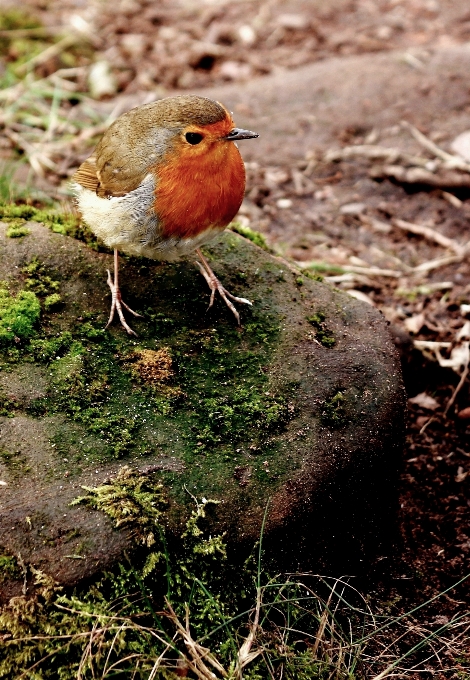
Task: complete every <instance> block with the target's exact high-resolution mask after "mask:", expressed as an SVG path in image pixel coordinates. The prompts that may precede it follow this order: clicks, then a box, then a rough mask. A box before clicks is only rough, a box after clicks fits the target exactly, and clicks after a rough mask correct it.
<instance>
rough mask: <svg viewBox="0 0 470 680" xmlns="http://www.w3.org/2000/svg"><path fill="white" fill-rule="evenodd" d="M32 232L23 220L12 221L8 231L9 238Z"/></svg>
mask: <svg viewBox="0 0 470 680" xmlns="http://www.w3.org/2000/svg"><path fill="white" fill-rule="evenodd" d="M30 233H31V231H30V230H29V229H28V227H25V226H24V223H22V222H11V223H10V224H9V226H8V229H7V231H6V235H7V237H8V238H21V237H22V236H28V234H30Z"/></svg>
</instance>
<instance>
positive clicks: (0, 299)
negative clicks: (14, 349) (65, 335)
mask: <svg viewBox="0 0 470 680" xmlns="http://www.w3.org/2000/svg"><path fill="white" fill-rule="evenodd" d="M40 313H41V306H40V304H39V300H38V299H37V297H36V295H35V294H34V293H33V292H32V291H28V290H23V291H21V292H20V293H18V295H16V297H15V296H13V295H11V294H10V293H9V292H8V290H7V288H6V287H1V285H0V346H1V345H8V344H11V343H15V342H16V343H17V342H19V341H20V340H25V339H27V338H30V337H31V336H32V335H33V334H34V327H35V325H36V323H37V321H38V319H39V315H40Z"/></svg>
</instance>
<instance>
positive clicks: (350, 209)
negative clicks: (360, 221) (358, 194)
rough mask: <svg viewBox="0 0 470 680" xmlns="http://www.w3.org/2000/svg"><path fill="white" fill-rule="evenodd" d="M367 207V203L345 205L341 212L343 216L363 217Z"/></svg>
mask: <svg viewBox="0 0 470 680" xmlns="http://www.w3.org/2000/svg"><path fill="white" fill-rule="evenodd" d="M366 207H367V206H366V204H365V203H345V204H344V205H342V206H341V208H340V209H339V211H340V213H341V214H342V215H361V214H362V213H363V212H365V210H366Z"/></svg>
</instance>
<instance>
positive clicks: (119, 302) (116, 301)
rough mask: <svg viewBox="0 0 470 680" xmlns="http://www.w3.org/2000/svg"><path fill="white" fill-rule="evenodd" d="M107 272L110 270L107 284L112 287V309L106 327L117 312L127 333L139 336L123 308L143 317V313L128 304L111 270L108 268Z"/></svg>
mask: <svg viewBox="0 0 470 680" xmlns="http://www.w3.org/2000/svg"><path fill="white" fill-rule="evenodd" d="M107 272H108V278H107V284H108V286H109V287H110V289H111V311H110V314H109V319H108V323H107V324H106V326H105V329H106V328H108V326H109V325H110V324H111V322H112V320H113V319H114V314H115V312H117V313H118V316H119V320H120V321H121V325H122V326H123V327H124V328H125V330H126V331H127V333H128V334H129V335H135V337H138V336H137V333H136V332H135V331H133V330H132V328H131V327H130V326H129V324H128V323H127V321H126V319H125V318H124V313H123V311H122V308H123V307H124V308H125V309H127V311H128V312H130V313H131V314H133V315H134V316H138V317H139V318H142V314H138V313H137V312H134V310H133V309H131V308H130V307H129V305H126V303H125V302H124V300H123V299H122V297H121V291H120V289H119V286H118V285H117V284H116V283H115V282H114V281H113V278H112V276H111V272H110V270H109V269H108V270H107Z"/></svg>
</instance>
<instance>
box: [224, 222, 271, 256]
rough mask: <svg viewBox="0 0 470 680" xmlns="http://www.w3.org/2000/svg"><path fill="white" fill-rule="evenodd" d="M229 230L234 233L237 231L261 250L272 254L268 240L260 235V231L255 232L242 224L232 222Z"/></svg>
mask: <svg viewBox="0 0 470 680" xmlns="http://www.w3.org/2000/svg"><path fill="white" fill-rule="evenodd" d="M228 228H229V229H231V230H232V231H235V232H236V233H237V234H240V236H243V237H244V238H247V239H248V240H249V241H251V242H252V243H254V244H255V245H256V246H258V247H259V248H262V249H263V250H266V251H267V252H268V253H270V252H271V248H270V247H269V246H268V244H267V242H266V239H265V238H264V236H263V234H260V233H259V231H254V230H253V229H250V227H247V226H245V225H243V224H241V223H240V222H232V223H231V224H230V225H229V227H228Z"/></svg>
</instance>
